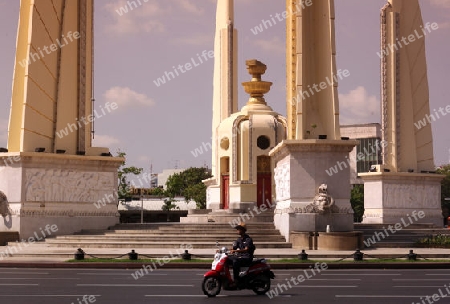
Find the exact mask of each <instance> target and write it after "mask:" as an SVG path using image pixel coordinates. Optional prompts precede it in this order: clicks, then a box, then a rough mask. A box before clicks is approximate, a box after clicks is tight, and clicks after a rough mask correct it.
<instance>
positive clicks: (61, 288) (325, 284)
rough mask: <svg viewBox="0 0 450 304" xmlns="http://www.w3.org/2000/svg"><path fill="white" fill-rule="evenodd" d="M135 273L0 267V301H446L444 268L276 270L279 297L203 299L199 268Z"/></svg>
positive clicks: (449, 274) (448, 275) (448, 273)
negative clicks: (302, 277) (143, 273)
mask: <svg viewBox="0 0 450 304" xmlns="http://www.w3.org/2000/svg"><path fill="white" fill-rule="evenodd" d="M135 271H136V270H123V269H118V270H95V269H89V270H87V269H86V270H84V269H0V303H14V304H21V303H27V304H30V303H33V304H38V303H45V304H53V303H58V304H61V303H67V304H71V303H73V304H80V303H86V304H87V303H107V304H112V303H121V304H123V303H130V304H133V303H165V304H171V303H183V304H187V303H203V302H204V303H206V302H207V301H208V303H211V302H214V303H229V302H230V300H233V301H237V302H236V303H241V302H243V301H244V300H245V301H246V303H258V304H261V303H274V302H276V303H299V302H300V301H301V303H314V304H315V303H364V304H371V303H374V304H375V303H377V304H379V303H382V304H389V303H395V304H399V303H408V304H409V303H418V304H424V303H428V304H433V303H436V302H438V303H450V287H448V286H449V285H450V270H325V271H322V272H321V273H320V274H316V275H314V274H312V272H311V270H309V271H307V273H305V270H283V271H282V270H277V271H275V274H276V275H277V278H276V279H275V280H274V281H273V282H272V291H273V292H274V291H275V289H276V290H277V292H278V294H279V295H278V296H274V293H273V292H272V296H273V298H272V299H270V298H269V297H268V296H267V295H266V296H256V295H254V294H253V292H252V291H238V292H224V291H222V292H221V294H220V296H218V297H217V298H215V299H208V298H207V297H206V296H204V295H203V294H202V291H201V282H202V275H203V270H162V269H159V270H156V271H154V272H151V273H149V274H147V275H144V276H143V277H140V278H139V279H134V278H133V276H132V274H134V273H135ZM299 276H304V277H305V281H304V282H302V283H299V281H298V280H300V279H301V277H299ZM293 277H294V278H295V279H294V280H293V279H292V278H293ZM306 277H310V278H309V279H306ZM278 284H280V285H278ZM281 284H285V286H286V288H285V287H284V286H282V285H281ZM296 284H297V285H296ZM446 286H447V287H446ZM290 287H291V288H290ZM433 294H435V299H433V298H432V297H433ZM447 295H448V296H449V298H445V299H444V298H443V296H447ZM83 296H84V298H83ZM427 296H429V301H427V300H426V297H427ZM420 297H423V298H422V299H421V298H420ZM437 297H439V298H437ZM422 300H424V302H423V303H422Z"/></svg>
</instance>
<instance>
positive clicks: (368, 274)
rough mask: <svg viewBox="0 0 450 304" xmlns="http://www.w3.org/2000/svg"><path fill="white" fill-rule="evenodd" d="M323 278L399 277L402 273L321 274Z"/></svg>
mask: <svg viewBox="0 0 450 304" xmlns="http://www.w3.org/2000/svg"><path fill="white" fill-rule="evenodd" d="M320 275H323V276H344V275H346V276H399V275H401V274H400V273H321V274H320Z"/></svg>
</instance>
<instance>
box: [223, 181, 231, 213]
mask: <svg viewBox="0 0 450 304" xmlns="http://www.w3.org/2000/svg"><path fill="white" fill-rule="evenodd" d="M229 188H230V176H229V175H228V174H223V175H222V209H228V208H230V195H229Z"/></svg>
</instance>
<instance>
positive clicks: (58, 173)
mask: <svg viewBox="0 0 450 304" xmlns="http://www.w3.org/2000/svg"><path fill="white" fill-rule="evenodd" d="M122 161H123V159H122V158H116V157H107V156H78V155H64V154H51V153H31V152H23V153H1V154H0V191H3V192H4V194H5V195H6V197H7V200H8V206H7V214H3V219H0V231H18V232H19V234H20V237H21V239H25V238H29V237H34V238H36V235H37V236H39V238H41V237H42V236H43V235H44V234H45V235H46V236H49V234H50V233H49V232H48V231H46V230H45V227H49V226H50V227H52V226H53V231H51V235H57V234H71V233H74V232H76V231H80V230H81V229H105V228H107V227H108V226H111V225H115V224H117V223H119V213H118V211H117V205H118V199H117V183H118V180H117V169H118V167H119V166H120V164H121V162H122ZM54 225H56V226H54ZM55 227H57V231H55ZM47 230H48V228H47Z"/></svg>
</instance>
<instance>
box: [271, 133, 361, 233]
mask: <svg viewBox="0 0 450 304" xmlns="http://www.w3.org/2000/svg"><path fill="white" fill-rule="evenodd" d="M356 144H357V142H356V141H341V140H339V141H335V140H301V141H294V140H288V141H283V142H282V143H281V144H280V145H278V146H277V147H276V148H275V149H273V150H272V151H271V152H270V155H271V156H272V158H273V161H274V163H275V170H274V171H275V184H276V185H275V188H276V193H275V194H276V202H277V206H276V209H275V218H274V222H275V226H276V227H277V229H279V230H280V232H281V234H282V235H284V236H285V237H286V238H287V239H288V238H289V234H290V231H305V232H309V231H325V228H326V225H332V227H334V231H351V230H352V229H353V210H352V208H351V205H350V178H349V175H350V169H349V166H347V167H345V166H343V167H342V170H339V172H338V173H336V174H332V175H331V176H330V175H329V174H327V171H326V170H328V169H329V168H330V167H332V166H335V165H336V163H337V162H343V161H345V160H346V157H348V154H349V152H350V151H351V150H352V148H353V147H354V146H355V145H356ZM321 184H327V185H328V194H329V195H331V196H332V197H333V198H334V199H335V206H337V209H336V210H337V211H334V212H332V213H327V214H317V213H308V211H307V210H306V209H305V207H307V206H308V205H310V204H311V203H312V202H313V200H314V197H315V196H316V194H317V190H318V188H319V186H320V185H321Z"/></svg>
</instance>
